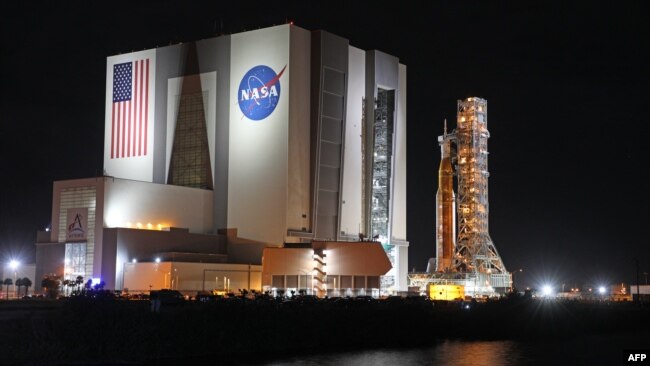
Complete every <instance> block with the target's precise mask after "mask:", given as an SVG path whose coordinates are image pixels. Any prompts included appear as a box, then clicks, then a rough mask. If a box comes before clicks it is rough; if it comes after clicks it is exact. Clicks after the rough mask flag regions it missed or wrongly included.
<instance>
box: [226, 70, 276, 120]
mask: <svg viewBox="0 0 650 366" xmlns="http://www.w3.org/2000/svg"><path fill="white" fill-rule="evenodd" d="M286 68H287V65H284V67H283V68H282V70H281V71H280V72H279V73H278V74H276V73H275V71H273V69H272V68H270V67H268V66H266V65H258V66H255V67H253V68H252V69H250V70H248V72H247V73H246V74H245V75H244V77H243V78H242V79H241V83H240V84H239V93H238V98H237V100H238V103H239V108H240V109H241V112H242V113H243V114H244V116H246V117H247V118H249V119H251V120H253V121H261V120H263V119H264V118H266V117H268V116H269V115H271V113H273V111H274V110H275V107H276V106H277V105H278V102H279V101H280V93H281V88H280V78H281V77H282V74H283V73H284V70H285V69H286ZM242 118H243V117H242Z"/></svg>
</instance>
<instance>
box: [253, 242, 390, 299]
mask: <svg viewBox="0 0 650 366" xmlns="http://www.w3.org/2000/svg"><path fill="white" fill-rule="evenodd" d="M390 269H391V264H390V260H389V258H388V256H387V255H386V252H385V251H384V249H383V248H382V246H381V244H380V243H378V242H332V241H313V242H312V243H311V244H306V245H295V244H294V245H292V244H287V245H286V246H285V247H284V248H265V249H264V255H263V257H262V286H263V289H264V290H265V291H273V292H276V293H277V291H278V290H283V291H285V292H291V291H295V292H296V293H300V291H304V292H305V293H306V294H313V295H317V296H319V297H324V296H328V297H337V296H357V295H370V296H378V295H379V291H380V287H381V283H380V277H381V276H383V275H385V274H386V273H387V272H388V271H390Z"/></svg>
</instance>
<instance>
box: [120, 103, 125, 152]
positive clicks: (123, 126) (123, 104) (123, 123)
mask: <svg viewBox="0 0 650 366" xmlns="http://www.w3.org/2000/svg"><path fill="white" fill-rule="evenodd" d="M121 104H122V157H124V141H125V140H124V136H125V135H126V134H125V130H126V115H125V113H126V102H122V103H121Z"/></svg>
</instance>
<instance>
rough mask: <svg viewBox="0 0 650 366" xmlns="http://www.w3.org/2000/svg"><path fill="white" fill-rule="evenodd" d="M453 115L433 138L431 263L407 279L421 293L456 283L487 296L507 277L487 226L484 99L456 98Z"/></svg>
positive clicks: (503, 286)
mask: <svg viewBox="0 0 650 366" xmlns="http://www.w3.org/2000/svg"><path fill="white" fill-rule="evenodd" d="M457 113H458V114H457V128H456V129H455V130H454V131H453V132H451V133H447V124H446V121H445V127H444V132H443V135H442V136H439V137H438V143H439V144H440V148H441V159H440V167H439V170H438V192H437V194H436V260H435V265H433V266H431V265H430V268H428V269H427V272H428V273H418V274H416V273H412V274H409V282H410V284H411V286H418V287H420V289H421V290H422V291H424V289H425V288H426V287H427V285H429V284H456V285H463V286H464V287H465V293H466V294H468V295H470V296H480V295H488V296H490V295H494V294H498V293H503V292H505V291H506V290H507V289H509V288H510V286H511V283H512V281H511V277H510V274H509V273H508V272H507V271H506V268H505V266H504V265H503V261H502V260H501V257H500V256H499V253H498V252H497V249H496V247H495V246H494V243H493V242H492V239H491V238H490V233H489V230H488V228H489V226H488V218H489V202H488V177H489V175H490V173H489V171H488V148H487V140H488V138H489V137H490V133H489V131H488V129H487V101H486V100H484V99H481V98H467V99H466V100H459V101H458V109H457ZM454 176H456V178H457V187H458V190H457V191H458V196H456V195H455V193H454V180H453V177H454ZM430 264H431V261H430ZM431 267H433V268H431Z"/></svg>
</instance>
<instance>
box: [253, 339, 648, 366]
mask: <svg viewBox="0 0 650 366" xmlns="http://www.w3.org/2000/svg"><path fill="white" fill-rule="evenodd" d="M625 349H650V332H649V331H643V332H626V333H617V334H611V335H610V334H607V335H605V334H599V335H589V336H582V337H576V338H570V339H567V338H563V339H561V340H547V341H516V340H500V341H476V340H473V341H468V340H444V341H441V342H439V343H437V344H436V345H434V346H430V347H421V348H410V349H390V350H378V349H375V350H364V351H358V352H353V351H348V352H337V353H322V354H312V355H301V356H296V357H288V358H284V359H277V360H273V361H267V362H264V361H262V362H257V363H243V365H256V366H261V365H264V366H294V365H296V366H297V365H301V366H302V365H313V366H321V365H322V366H326V365H328V366H329V365H355V366H356V365H359V366H364V365H367V366H384V365H386V366H387V365H391V366H393V365H418V366H428V365H431V366H474V365H477V366H478V365H491V366H520V365H620V364H622V357H623V355H622V354H623V350H625Z"/></svg>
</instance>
